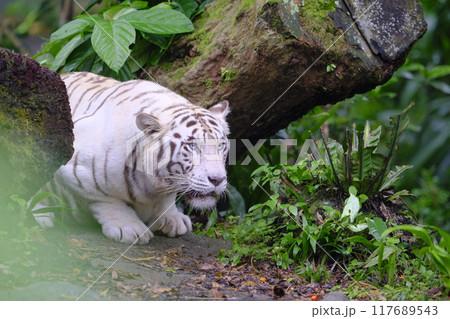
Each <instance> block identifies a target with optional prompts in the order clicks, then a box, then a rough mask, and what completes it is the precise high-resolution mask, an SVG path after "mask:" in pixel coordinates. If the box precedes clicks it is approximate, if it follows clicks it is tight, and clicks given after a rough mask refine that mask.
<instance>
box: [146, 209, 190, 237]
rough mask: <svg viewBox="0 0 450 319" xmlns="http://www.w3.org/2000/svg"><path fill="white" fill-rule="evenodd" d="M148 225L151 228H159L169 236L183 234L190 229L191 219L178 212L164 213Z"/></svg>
mask: <svg viewBox="0 0 450 319" xmlns="http://www.w3.org/2000/svg"><path fill="white" fill-rule="evenodd" d="M149 225H150V229H151V230H153V231H155V230H161V231H162V232H163V233H164V234H166V235H167V236H169V237H175V236H178V235H183V234H186V233H187V232H189V231H192V223H191V219H190V218H189V217H188V216H186V215H184V214H183V213H179V212H174V213H165V214H163V215H161V216H160V217H159V218H158V219H157V220H156V221H155V222H154V223H150V224H149Z"/></svg>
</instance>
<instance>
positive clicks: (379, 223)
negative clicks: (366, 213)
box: [367, 217, 387, 242]
mask: <svg viewBox="0 0 450 319" xmlns="http://www.w3.org/2000/svg"><path fill="white" fill-rule="evenodd" d="M367 226H369V233H370V234H371V235H372V236H373V237H374V238H375V239H376V241H378V242H381V240H382V239H383V238H384V237H382V234H383V233H384V232H385V231H386V229H387V227H386V223H385V222H384V221H383V220H382V219H381V218H379V217H375V218H374V219H367Z"/></svg>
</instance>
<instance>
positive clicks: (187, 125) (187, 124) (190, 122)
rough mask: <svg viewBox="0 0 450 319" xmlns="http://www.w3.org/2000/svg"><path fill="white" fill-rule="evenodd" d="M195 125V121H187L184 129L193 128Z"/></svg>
mask: <svg viewBox="0 0 450 319" xmlns="http://www.w3.org/2000/svg"><path fill="white" fill-rule="evenodd" d="M195 124H197V122H196V121H189V122H187V123H186V127H190V126H193V125H195Z"/></svg>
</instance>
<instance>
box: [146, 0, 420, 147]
mask: <svg viewBox="0 0 450 319" xmlns="http://www.w3.org/2000/svg"><path fill="white" fill-rule="evenodd" d="M195 27H196V31H194V32H193V33H192V34H188V35H186V36H184V37H182V38H180V39H178V40H177V42H176V43H175V45H174V46H173V48H172V49H171V50H170V52H168V54H167V55H166V58H165V60H164V61H163V63H162V64H161V65H160V66H157V67H153V68H151V69H150V70H149V71H148V73H149V75H150V78H151V79H154V80H156V81H157V82H158V83H160V84H162V85H164V86H167V87H169V88H171V89H172V90H174V91H176V92H178V93H179V94H181V95H183V96H185V97H186V98H188V99H189V100H190V101H192V102H193V103H196V104H198V105H201V106H205V107H206V106H209V105H212V104H214V103H215V102H217V101H219V100H222V99H227V100H229V102H230V104H231V108H232V113H231V114H230V116H229V118H228V119H229V123H230V124H231V132H232V137H233V138H248V139H251V140H256V139H258V138H264V137H269V136H271V135H272V134H274V133H275V132H277V131H278V130H280V129H282V128H284V127H286V126H287V125H288V124H289V123H290V122H292V121H294V120H296V119H298V118H299V117H300V116H302V115H303V114H305V113H306V112H307V111H308V110H310V109H311V108H313V107H314V106H317V105H323V104H328V103H336V102H338V101H340V100H343V99H345V98H348V97H351V96H353V95H354V94H356V93H363V92H366V91H369V90H371V89H373V88H374V87H376V86H377V85H380V84H383V83H385V82H386V81H387V80H388V79H389V78H390V77H391V76H392V74H393V73H394V71H395V70H397V69H398V68H399V67H400V66H401V65H402V64H403V62H404V61H405V58H406V55H407V53H408V52H409V50H410V49H411V47H412V45H413V44H414V43H415V42H416V41H417V40H418V39H419V38H420V37H421V36H422V35H423V34H424V32H425V31H426V23H425V22H424V19H423V12H422V8H421V6H420V4H419V3H418V2H417V0H399V1H387V0H379V1H373V0H339V1H334V0H329V1H327V0H289V1H273V0H272V1H268V0H241V1H238V0H236V1H230V0H216V1H214V2H212V3H211V4H209V5H208V7H207V9H206V11H205V12H204V13H203V14H202V16H201V17H200V18H199V19H198V20H196V21H195ZM241 150H242V149H241Z"/></svg>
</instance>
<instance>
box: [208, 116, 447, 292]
mask: <svg viewBox="0 0 450 319" xmlns="http://www.w3.org/2000/svg"><path fill="white" fill-rule="evenodd" d="M409 109H410V107H408V108H406V109H405V110H404V111H402V112H401V113H399V114H397V115H392V116H391V125H392V127H393V128H392V129H391V130H388V132H389V134H385V135H388V137H389V138H388V139H387V140H386V141H385V142H383V135H382V127H381V126H380V127H378V128H376V129H375V130H371V128H370V126H369V124H368V123H366V124H365V126H364V129H363V130H362V131H358V130H357V129H356V126H355V125H354V126H353V129H352V131H350V130H346V133H345V136H344V138H345V144H344V145H341V144H339V143H338V142H337V141H335V140H331V139H327V140H325V139H324V138H322V140H320V141H319V140H316V139H314V138H313V140H314V145H315V146H316V147H317V150H318V153H319V156H317V153H314V152H312V154H311V157H312V159H310V160H309V161H308V160H301V161H298V162H297V163H295V164H293V165H271V164H265V165H263V166H261V167H258V168H257V169H256V170H255V171H254V172H253V174H252V179H253V183H252V185H251V189H252V190H253V191H257V190H259V191H262V192H263V193H265V194H266V196H269V199H268V200H267V201H265V202H263V203H257V204H255V205H253V206H252V207H251V208H250V210H249V213H248V214H247V215H245V218H244V220H242V221H241V222H239V223H238V220H237V218H230V219H229V220H228V224H227V227H224V226H223V225H221V226H220V227H218V228H215V229H214V231H211V232H210V235H213V236H215V235H217V234H220V235H221V236H223V237H224V238H225V239H228V240H232V242H233V247H232V249H231V250H229V251H222V252H221V254H220V256H219V257H220V258H221V260H222V262H224V263H233V264H239V263H242V262H246V261H249V260H254V259H263V260H265V259H271V260H273V261H275V262H276V264H277V265H278V266H280V267H283V268H290V267H291V266H293V265H297V266H296V268H295V271H296V272H297V273H298V274H300V275H302V276H304V277H305V278H306V279H307V280H311V281H324V280H326V279H327V278H328V276H329V273H328V271H327V265H329V264H339V265H344V266H343V267H344V268H343V269H344V271H346V272H347V275H348V276H351V277H352V278H354V279H355V280H358V281H367V280H369V281H371V282H373V284H374V285H375V286H376V287H379V288H380V289H381V287H383V289H384V287H386V292H384V293H385V294H386V295H388V296H390V297H391V298H392V299H397V300H403V299H426V298H428V297H426V296H424V295H423V294H420V293H418V292H417V289H418V288H420V289H431V288H432V287H434V286H439V285H442V284H445V285H448V266H447V265H448V264H450V263H449V261H448V258H449V257H448V248H445V247H446V245H447V241H446V238H448V236H449V235H448V234H446V233H445V232H444V231H443V230H441V229H439V230H438V229H437V228H434V229H433V230H434V231H436V232H438V233H439V234H440V236H441V237H442V238H443V239H441V241H440V243H439V244H434V239H432V238H433V237H434V235H433V234H432V233H430V232H429V231H426V230H425V229H424V228H421V227H419V226H412V225H402V226H396V225H395V224H393V222H392V221H389V222H386V221H384V220H382V219H381V218H379V217H375V216H374V215H373V213H374V212H373V211H367V207H371V206H365V207H366V210H364V209H363V207H364V205H365V203H366V202H370V201H371V200H373V198H374V196H378V195H377V194H382V196H383V197H384V199H385V201H386V202H388V201H391V200H398V198H400V197H402V196H404V195H409V192H408V191H406V190H403V191H398V192H396V193H394V192H392V191H389V192H387V190H388V189H392V186H393V185H394V184H395V183H396V182H398V180H399V177H400V176H401V175H402V173H403V172H404V171H405V170H406V169H407V168H409V167H410V166H400V167H396V168H395V169H393V170H390V167H391V161H392V158H393V157H394V155H395V152H396V150H397V145H398V143H399V139H400V136H401V135H402V134H403V133H404V132H405V131H406V130H407V126H408V123H409V122H408V119H407V117H406V112H407V111H408V110H409ZM305 133H306V132H304V133H300V134H301V135H302V136H303V137H306V134H305ZM278 151H279V150H278ZM274 152H276V150H274V149H272V150H267V149H262V152H261V153H262V154H265V159H267V158H268V159H270V158H271V155H273V154H276V153H274ZM270 194H272V195H270ZM405 208H406V207H405ZM392 225H393V226H394V227H391V226H392ZM401 229H403V230H408V229H409V230H410V231H411V230H413V231H411V232H412V234H413V236H416V237H417V238H420V239H426V241H425V245H423V244H422V243H421V242H419V241H417V240H416V241H414V240H412V241H411V237H410V239H409V242H408V241H405V238H404V236H403V235H402V233H401V232H399V230H401ZM419 230H420V231H419ZM412 252H414V253H416V255H417V256H416V257H415V258H414V257H412ZM412 264H414V265H417V267H416V268H415V269H411V265H412ZM433 269H436V270H438V271H440V272H441V274H442V275H441V277H438V276H437V274H436V272H433ZM417 281H422V283H421V282H417ZM424 283H430V284H424ZM403 285H406V286H403ZM372 287H373V288H374V286H372ZM361 289H362V288H361ZM361 289H359V290H358V289H357V291H358V293H361V291H362V290H361ZM353 291H355V290H353ZM383 291H384V290H383ZM375 298H376V297H375Z"/></svg>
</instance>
